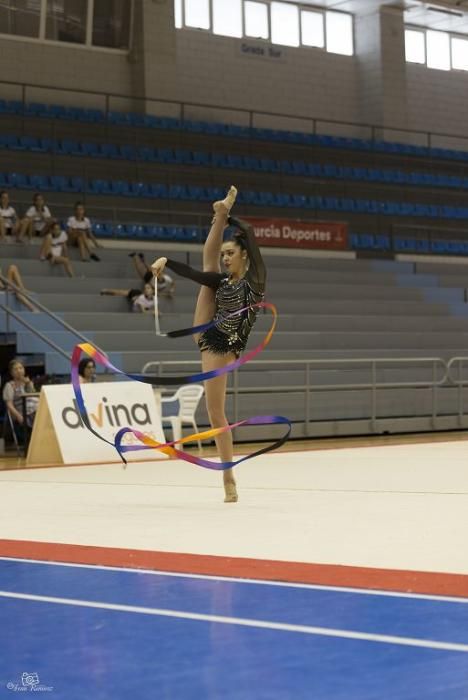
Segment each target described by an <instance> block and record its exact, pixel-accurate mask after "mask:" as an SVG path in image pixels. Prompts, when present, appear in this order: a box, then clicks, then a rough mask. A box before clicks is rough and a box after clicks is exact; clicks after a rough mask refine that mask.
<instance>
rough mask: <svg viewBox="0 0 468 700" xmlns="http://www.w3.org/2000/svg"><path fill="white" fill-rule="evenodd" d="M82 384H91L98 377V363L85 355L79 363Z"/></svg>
mask: <svg viewBox="0 0 468 700" xmlns="http://www.w3.org/2000/svg"><path fill="white" fill-rule="evenodd" d="M78 377H79V380H80V384H90V383H91V382H94V381H95V379H96V363H95V362H94V360H91V358H89V357H84V358H83V359H82V360H80V362H79V364H78Z"/></svg>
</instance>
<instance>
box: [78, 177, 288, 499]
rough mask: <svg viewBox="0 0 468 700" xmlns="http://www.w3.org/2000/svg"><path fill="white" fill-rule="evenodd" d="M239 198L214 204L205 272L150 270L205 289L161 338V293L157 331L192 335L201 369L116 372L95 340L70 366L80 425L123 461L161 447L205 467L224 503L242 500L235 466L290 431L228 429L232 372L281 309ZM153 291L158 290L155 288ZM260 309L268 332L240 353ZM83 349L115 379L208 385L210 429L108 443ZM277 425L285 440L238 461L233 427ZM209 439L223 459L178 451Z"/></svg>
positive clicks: (273, 419)
mask: <svg viewBox="0 0 468 700" xmlns="http://www.w3.org/2000/svg"><path fill="white" fill-rule="evenodd" d="M236 196H237V190H236V188H235V187H231V188H230V190H229V192H228V194H227V196H226V197H225V199H224V200H221V201H219V202H215V203H214V204H213V210H214V217H213V220H212V222H211V229H210V231H209V233H208V237H207V239H206V242H205V245H204V248H203V272H200V271H197V270H194V269H193V268H191V267H189V266H188V265H185V264H183V263H179V262H177V261H174V260H170V259H167V258H158V260H155V262H154V263H153V265H152V270H153V274H154V275H155V276H156V277H159V276H160V275H162V274H163V271H164V269H165V267H166V266H167V267H169V268H170V269H171V270H173V271H174V272H176V273H177V274H180V275H182V276H184V277H187V278H189V279H192V280H193V281H195V282H198V283H199V284H200V285H201V289H200V292H199V294H198V299H197V304H196V309H195V316H194V326H193V327H192V328H184V329H180V330H175V331H169V332H166V333H162V332H161V329H160V327H159V317H158V308H157V296H156V303H155V328H156V335H158V336H162V337H168V338H180V337H183V336H186V335H193V336H194V339H195V342H196V343H197V344H198V347H199V349H200V353H201V365H202V372H201V373H197V374H192V375H188V376H177V377H174V376H171V377H157V378H154V377H148V376H145V375H141V374H136V375H135V374H125V373H124V372H122V371H121V370H119V369H117V368H116V367H114V366H113V365H112V364H111V363H110V362H109V361H108V359H107V358H106V357H105V355H103V354H102V353H101V352H99V351H98V350H97V349H96V348H95V347H94V346H93V345H91V344H90V343H81V344H79V345H76V346H75V348H74V351H73V355H72V369H71V377H72V385H73V390H74V392H75V397H76V402H77V406H78V410H79V413H80V415H81V418H82V420H83V423H84V424H85V425H86V427H87V428H88V429H89V430H90V431H91V432H92V433H93V434H94V435H96V437H98V438H99V439H101V440H104V441H105V442H107V443H108V444H110V445H112V446H113V447H115V448H116V450H117V451H118V453H119V455H120V457H121V459H122V461H123V462H124V464H126V460H125V457H124V453H125V452H129V451H135V450H147V449H157V450H159V451H161V452H163V453H164V454H167V455H169V456H170V457H172V458H176V459H183V460H186V461H188V462H191V463H192V464H195V465H197V466H200V467H205V468H207V469H215V470H219V471H222V472H223V481H224V490H225V498H224V501H225V502H226V503H235V502H236V501H237V500H238V494H237V488H236V482H235V479H234V475H233V467H235V466H236V465H238V464H240V463H241V462H244V461H245V460H247V459H251V458H252V457H256V456H258V455H260V454H265V453H266V452H270V451H271V450H274V449H277V448H278V447H280V446H281V445H283V444H284V443H285V442H286V440H287V439H288V437H289V435H290V432H291V423H290V421H289V419H288V418H285V417H284V416H255V417H253V418H247V419H245V420H242V421H238V422H237V423H233V424H229V423H228V421H227V420H226V416H225V401H226V383H227V374H228V372H232V371H233V370H235V369H237V368H238V367H240V366H241V365H243V364H245V363H246V362H248V361H249V360H251V359H252V358H253V357H255V356H256V355H258V353H260V352H261V351H262V350H263V349H264V348H265V347H266V345H267V344H268V343H269V342H270V339H271V337H272V335H273V332H274V330H275V326H276V319H277V311H276V307H275V306H274V305H273V304H271V303H269V302H266V301H264V300H263V299H264V290H265V280H266V270H265V265H264V263H263V260H262V257H261V254H260V250H259V248H258V246H257V243H256V241H255V234H254V231H253V229H252V227H251V226H250V225H249V224H247V223H245V222H244V221H241V220H239V219H235V218H233V217H231V216H230V215H229V214H230V210H231V208H232V206H233V204H234V202H235V199H236ZM227 226H234V227H235V228H236V229H237V231H236V233H235V234H234V235H233V236H232V238H231V239H230V240H228V241H225V242H223V234H224V230H225V228H226V227H227ZM221 257H222V260H223V264H224V266H225V268H226V272H225V273H221V270H220V258H221ZM155 287H156V288H157V285H155ZM262 308H263V309H268V310H269V311H271V313H272V315H273V319H272V324H271V327H270V329H269V331H268V333H267V334H266V336H265V338H264V339H263V341H262V342H261V343H260V344H259V345H258V346H257V347H255V348H254V349H253V350H250V351H249V352H247V353H246V354H242V353H243V352H244V350H245V347H246V344H247V340H248V337H249V334H250V331H251V329H252V326H253V324H254V322H255V320H256V316H257V314H258V311H259V310H260V309H262ZM83 352H84V353H86V354H87V355H89V356H90V357H92V358H93V359H94V360H95V362H96V363H98V364H101V365H103V366H104V367H106V368H107V369H110V370H111V371H113V372H115V373H117V374H122V375H124V376H126V377H128V378H129V379H133V380H137V381H140V382H144V383H145V384H151V385H152V386H168V385H176V384H193V383H196V382H200V381H203V382H204V385H205V397H206V406H207V411H208V416H209V419H210V424H211V429H210V430H206V431H204V432H201V433H196V434H193V435H189V436H187V437H185V438H182V439H180V440H174V441H173V442H167V443H159V442H157V441H156V440H154V439H152V438H150V437H149V436H147V435H145V434H144V433H142V432H140V431H138V430H134V429H133V428H128V427H126V428H121V429H120V430H119V431H118V432H117V434H116V435H115V441H114V442H110V441H109V440H107V439H106V438H104V437H102V436H101V435H99V433H97V432H96V431H95V430H94V428H93V427H92V426H91V423H90V420H89V417H88V413H87V410H86V407H85V403H84V400H83V395H82V391H81V385H80V382H79V376H78V365H79V361H80V356H81V354H82V353H83ZM275 423H276V424H285V425H286V426H287V428H286V432H285V434H284V435H283V437H281V438H280V439H278V440H276V441H275V442H274V443H273V444H270V445H267V446H266V447H263V448H261V449H259V450H257V451H255V452H253V453H251V454H249V455H246V456H245V457H241V458H240V459H238V460H234V458H233V444H232V434H231V431H232V430H233V429H234V428H238V427H242V426H244V425H271V424H275ZM127 433H132V434H133V435H134V436H135V437H137V439H138V440H139V441H140V443H141V445H125V444H124V443H123V441H124V436H125V435H126V434H127ZM208 438H214V439H215V442H216V446H217V449H218V453H219V457H220V460H221V461H220V462H215V461H212V460H207V459H203V458H201V457H197V456H195V455H192V454H190V453H188V452H184V451H182V450H179V449H177V448H176V447H175V445H176V444H178V443H180V444H183V443H185V442H190V441H193V440H196V439H201V440H203V439H208Z"/></svg>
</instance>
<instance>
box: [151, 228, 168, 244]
mask: <svg viewBox="0 0 468 700" xmlns="http://www.w3.org/2000/svg"><path fill="white" fill-rule="evenodd" d="M146 236H147V238H148V239H149V240H156V241H163V240H165V239H167V232H166V229H165V227H164V226H147V227H146Z"/></svg>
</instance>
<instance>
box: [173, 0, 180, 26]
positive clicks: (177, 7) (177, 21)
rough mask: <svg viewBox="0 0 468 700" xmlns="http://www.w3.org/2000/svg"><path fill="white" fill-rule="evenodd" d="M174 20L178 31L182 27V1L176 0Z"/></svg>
mask: <svg viewBox="0 0 468 700" xmlns="http://www.w3.org/2000/svg"><path fill="white" fill-rule="evenodd" d="M174 20H175V26H176V29H180V28H181V27H182V0H174Z"/></svg>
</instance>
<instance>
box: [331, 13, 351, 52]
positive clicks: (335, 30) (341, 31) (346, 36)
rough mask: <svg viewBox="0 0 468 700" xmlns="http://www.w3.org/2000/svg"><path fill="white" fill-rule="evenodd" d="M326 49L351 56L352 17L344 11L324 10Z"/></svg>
mask: <svg viewBox="0 0 468 700" xmlns="http://www.w3.org/2000/svg"><path fill="white" fill-rule="evenodd" d="M325 17H326V34H327V51H330V52H331V53H339V54H343V55H344V56H352V55H353V53H354V45H353V44H354V42H353V18H352V15H348V14H345V13H344V12H333V11H332V10H330V11H328V12H326V15H325Z"/></svg>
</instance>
